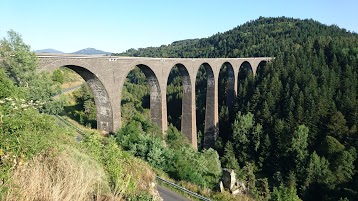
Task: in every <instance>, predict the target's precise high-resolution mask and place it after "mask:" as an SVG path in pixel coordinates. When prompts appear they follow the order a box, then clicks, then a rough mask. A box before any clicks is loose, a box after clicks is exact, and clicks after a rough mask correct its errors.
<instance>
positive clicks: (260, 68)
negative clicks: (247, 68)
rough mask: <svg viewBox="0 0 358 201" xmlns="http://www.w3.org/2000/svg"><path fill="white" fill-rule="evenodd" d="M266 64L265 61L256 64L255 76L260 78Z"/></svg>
mask: <svg viewBox="0 0 358 201" xmlns="http://www.w3.org/2000/svg"><path fill="white" fill-rule="evenodd" d="M267 63H268V61H266V60H262V61H260V62H259V63H258V64H257V67H256V73H255V75H259V76H261V75H262V73H263V72H264V67H265V66H266V65H267Z"/></svg>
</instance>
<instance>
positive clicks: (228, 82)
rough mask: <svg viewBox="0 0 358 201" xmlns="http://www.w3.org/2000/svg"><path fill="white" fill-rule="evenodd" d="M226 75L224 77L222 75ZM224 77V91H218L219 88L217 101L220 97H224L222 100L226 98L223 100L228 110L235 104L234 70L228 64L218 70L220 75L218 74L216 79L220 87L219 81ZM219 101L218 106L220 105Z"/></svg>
mask: <svg viewBox="0 0 358 201" xmlns="http://www.w3.org/2000/svg"><path fill="white" fill-rule="evenodd" d="M224 74H226V75H224ZM223 76H224V79H223V81H224V83H223V84H224V85H225V86H224V87H225V88H224V90H222V89H221V90H220V88H219V94H218V96H219V99H220V97H221V96H222V95H225V97H224V98H226V100H225V105H226V106H227V107H228V108H229V109H232V108H233V107H234V104H235V73H234V68H233V66H232V65H231V63H230V62H225V63H224V64H223V65H222V66H221V68H220V73H219V77H218V83H219V86H218V87H220V79H222V78H223ZM220 102H223V101H220V100H219V104H221V103H220Z"/></svg>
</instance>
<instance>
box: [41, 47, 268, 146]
mask: <svg viewBox="0 0 358 201" xmlns="http://www.w3.org/2000/svg"><path fill="white" fill-rule="evenodd" d="M37 57H38V64H39V68H40V70H46V71H51V70H54V69H56V68H59V67H65V68H69V69H72V70H73V71H75V72H76V73H78V74H79V75H80V76H81V77H82V78H83V79H84V80H85V81H86V82H87V84H88V85H89V87H90V88H91V90H92V92H93V94H94V99H95V104H96V108H97V128H98V129H100V130H104V131H107V132H114V131H116V130H117V129H119V128H120V127H121V93H122V87H123V85H124V82H125V79H126V77H127V75H128V73H129V72H130V71H131V70H132V69H133V68H134V67H135V66H137V67H139V68H140V69H141V70H142V72H144V74H145V76H146V78H147V82H148V84H149V86H150V115H151V120H152V121H153V122H155V123H156V124H157V125H159V127H160V128H161V129H162V132H163V133H164V132H165V131H166V129H167V124H168V123H167V101H166V91H167V90H166V89H167V80H168V77H169V73H170V71H171V69H172V68H173V67H174V66H177V67H178V69H179V72H180V74H181V77H182V84H183V100H182V103H183V105H182V121H181V132H182V133H183V134H184V135H185V136H186V137H187V138H188V139H189V141H190V142H191V144H192V145H193V147H194V148H197V132H196V108H195V81H196V75H197V72H198V70H199V67H200V66H204V67H205V71H206V74H207V77H208V81H207V96H206V114H205V131H204V147H205V148H208V147H212V146H214V144H215V140H216V137H217V135H218V122H219V117H218V110H219V108H218V107H219V106H218V80H219V72H220V69H221V67H222V66H224V65H225V66H226V67H227V72H228V74H227V75H228V91H227V94H228V95H227V104H228V107H229V108H230V107H232V106H233V104H234V99H235V96H236V93H237V84H238V83H237V82H238V81H237V78H238V73H239V68H240V66H241V65H242V64H243V63H245V62H247V63H249V64H250V66H251V68H252V72H253V74H254V75H255V74H256V70H257V68H258V66H259V64H260V63H261V62H268V61H270V60H271V58H269V57H260V58H144V57H116V56H85V55H65V54H64V55H50V54H47V55H45V54H38V55H37Z"/></svg>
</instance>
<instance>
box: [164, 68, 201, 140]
mask: <svg viewBox="0 0 358 201" xmlns="http://www.w3.org/2000/svg"><path fill="white" fill-rule="evenodd" d="M166 96H167V114H168V115H167V116H168V123H171V124H173V125H174V126H175V127H176V128H177V129H178V130H180V131H181V132H182V133H183V134H184V136H186V137H187V138H188V139H189V141H190V142H191V143H192V144H193V146H194V147H196V146H197V139H196V131H195V130H196V128H193V127H194V126H193V123H192V121H193V119H192V118H193V112H194V111H193V101H192V100H193V99H192V86H191V80H190V76H189V73H188V70H187V69H186V67H185V66H184V65H182V64H176V65H175V66H174V67H173V68H172V69H171V71H170V73H169V77H168V80H167V92H166Z"/></svg>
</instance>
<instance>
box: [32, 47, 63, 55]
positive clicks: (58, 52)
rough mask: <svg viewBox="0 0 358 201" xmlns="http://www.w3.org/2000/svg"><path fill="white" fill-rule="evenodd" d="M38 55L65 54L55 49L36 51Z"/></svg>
mask: <svg viewBox="0 0 358 201" xmlns="http://www.w3.org/2000/svg"><path fill="white" fill-rule="evenodd" d="M35 52H36V53H52V54H63V52H61V51H58V50H55V49H51V48H48V49H43V50H36V51H35Z"/></svg>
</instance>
